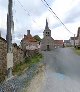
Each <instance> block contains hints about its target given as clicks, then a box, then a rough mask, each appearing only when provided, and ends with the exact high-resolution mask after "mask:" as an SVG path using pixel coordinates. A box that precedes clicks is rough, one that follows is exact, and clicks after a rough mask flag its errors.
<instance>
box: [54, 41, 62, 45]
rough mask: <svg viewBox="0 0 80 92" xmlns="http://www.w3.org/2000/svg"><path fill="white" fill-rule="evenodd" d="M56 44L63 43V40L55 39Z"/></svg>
mask: <svg viewBox="0 0 80 92" xmlns="http://www.w3.org/2000/svg"><path fill="white" fill-rule="evenodd" d="M54 44H63V40H54Z"/></svg>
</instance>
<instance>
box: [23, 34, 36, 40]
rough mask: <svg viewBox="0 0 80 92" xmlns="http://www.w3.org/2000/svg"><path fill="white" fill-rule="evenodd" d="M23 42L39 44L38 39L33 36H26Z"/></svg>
mask: <svg viewBox="0 0 80 92" xmlns="http://www.w3.org/2000/svg"><path fill="white" fill-rule="evenodd" d="M23 40H26V41H28V42H37V41H36V39H35V38H34V37H32V35H31V34H29V35H24V38H23Z"/></svg>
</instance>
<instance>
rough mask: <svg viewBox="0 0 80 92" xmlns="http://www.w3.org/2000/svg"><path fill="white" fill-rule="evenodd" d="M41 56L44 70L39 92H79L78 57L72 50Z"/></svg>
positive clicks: (65, 49)
mask: <svg viewBox="0 0 80 92" xmlns="http://www.w3.org/2000/svg"><path fill="white" fill-rule="evenodd" d="M43 54H44V62H45V63H46V70H45V81H44V83H43V87H42V90H41V92H80V56H78V55H76V54H75V53H74V51H73V49H72V48H58V49H55V50H54V51H45V52H43Z"/></svg>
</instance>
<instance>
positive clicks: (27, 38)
mask: <svg viewBox="0 0 80 92" xmlns="http://www.w3.org/2000/svg"><path fill="white" fill-rule="evenodd" d="M21 48H22V49H23V51H24V52H25V51H26V50H35V49H38V42H37V41H36V39H35V38H34V37H32V35H31V34H30V30H27V35H24V38H23V39H22V40H21Z"/></svg>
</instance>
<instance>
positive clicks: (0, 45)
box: [0, 37, 24, 79]
mask: <svg viewBox="0 0 80 92" xmlns="http://www.w3.org/2000/svg"><path fill="white" fill-rule="evenodd" d="M12 48H13V64H14V66H15V65H16V64H19V63H20V62H23V61H24V57H23V56H24V52H23V50H22V49H20V48H19V47H18V46H15V45H13V47H12ZM6 69H7V41H6V40H5V39H3V38H2V37H0V79H1V76H3V75H4V76H6Z"/></svg>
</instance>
